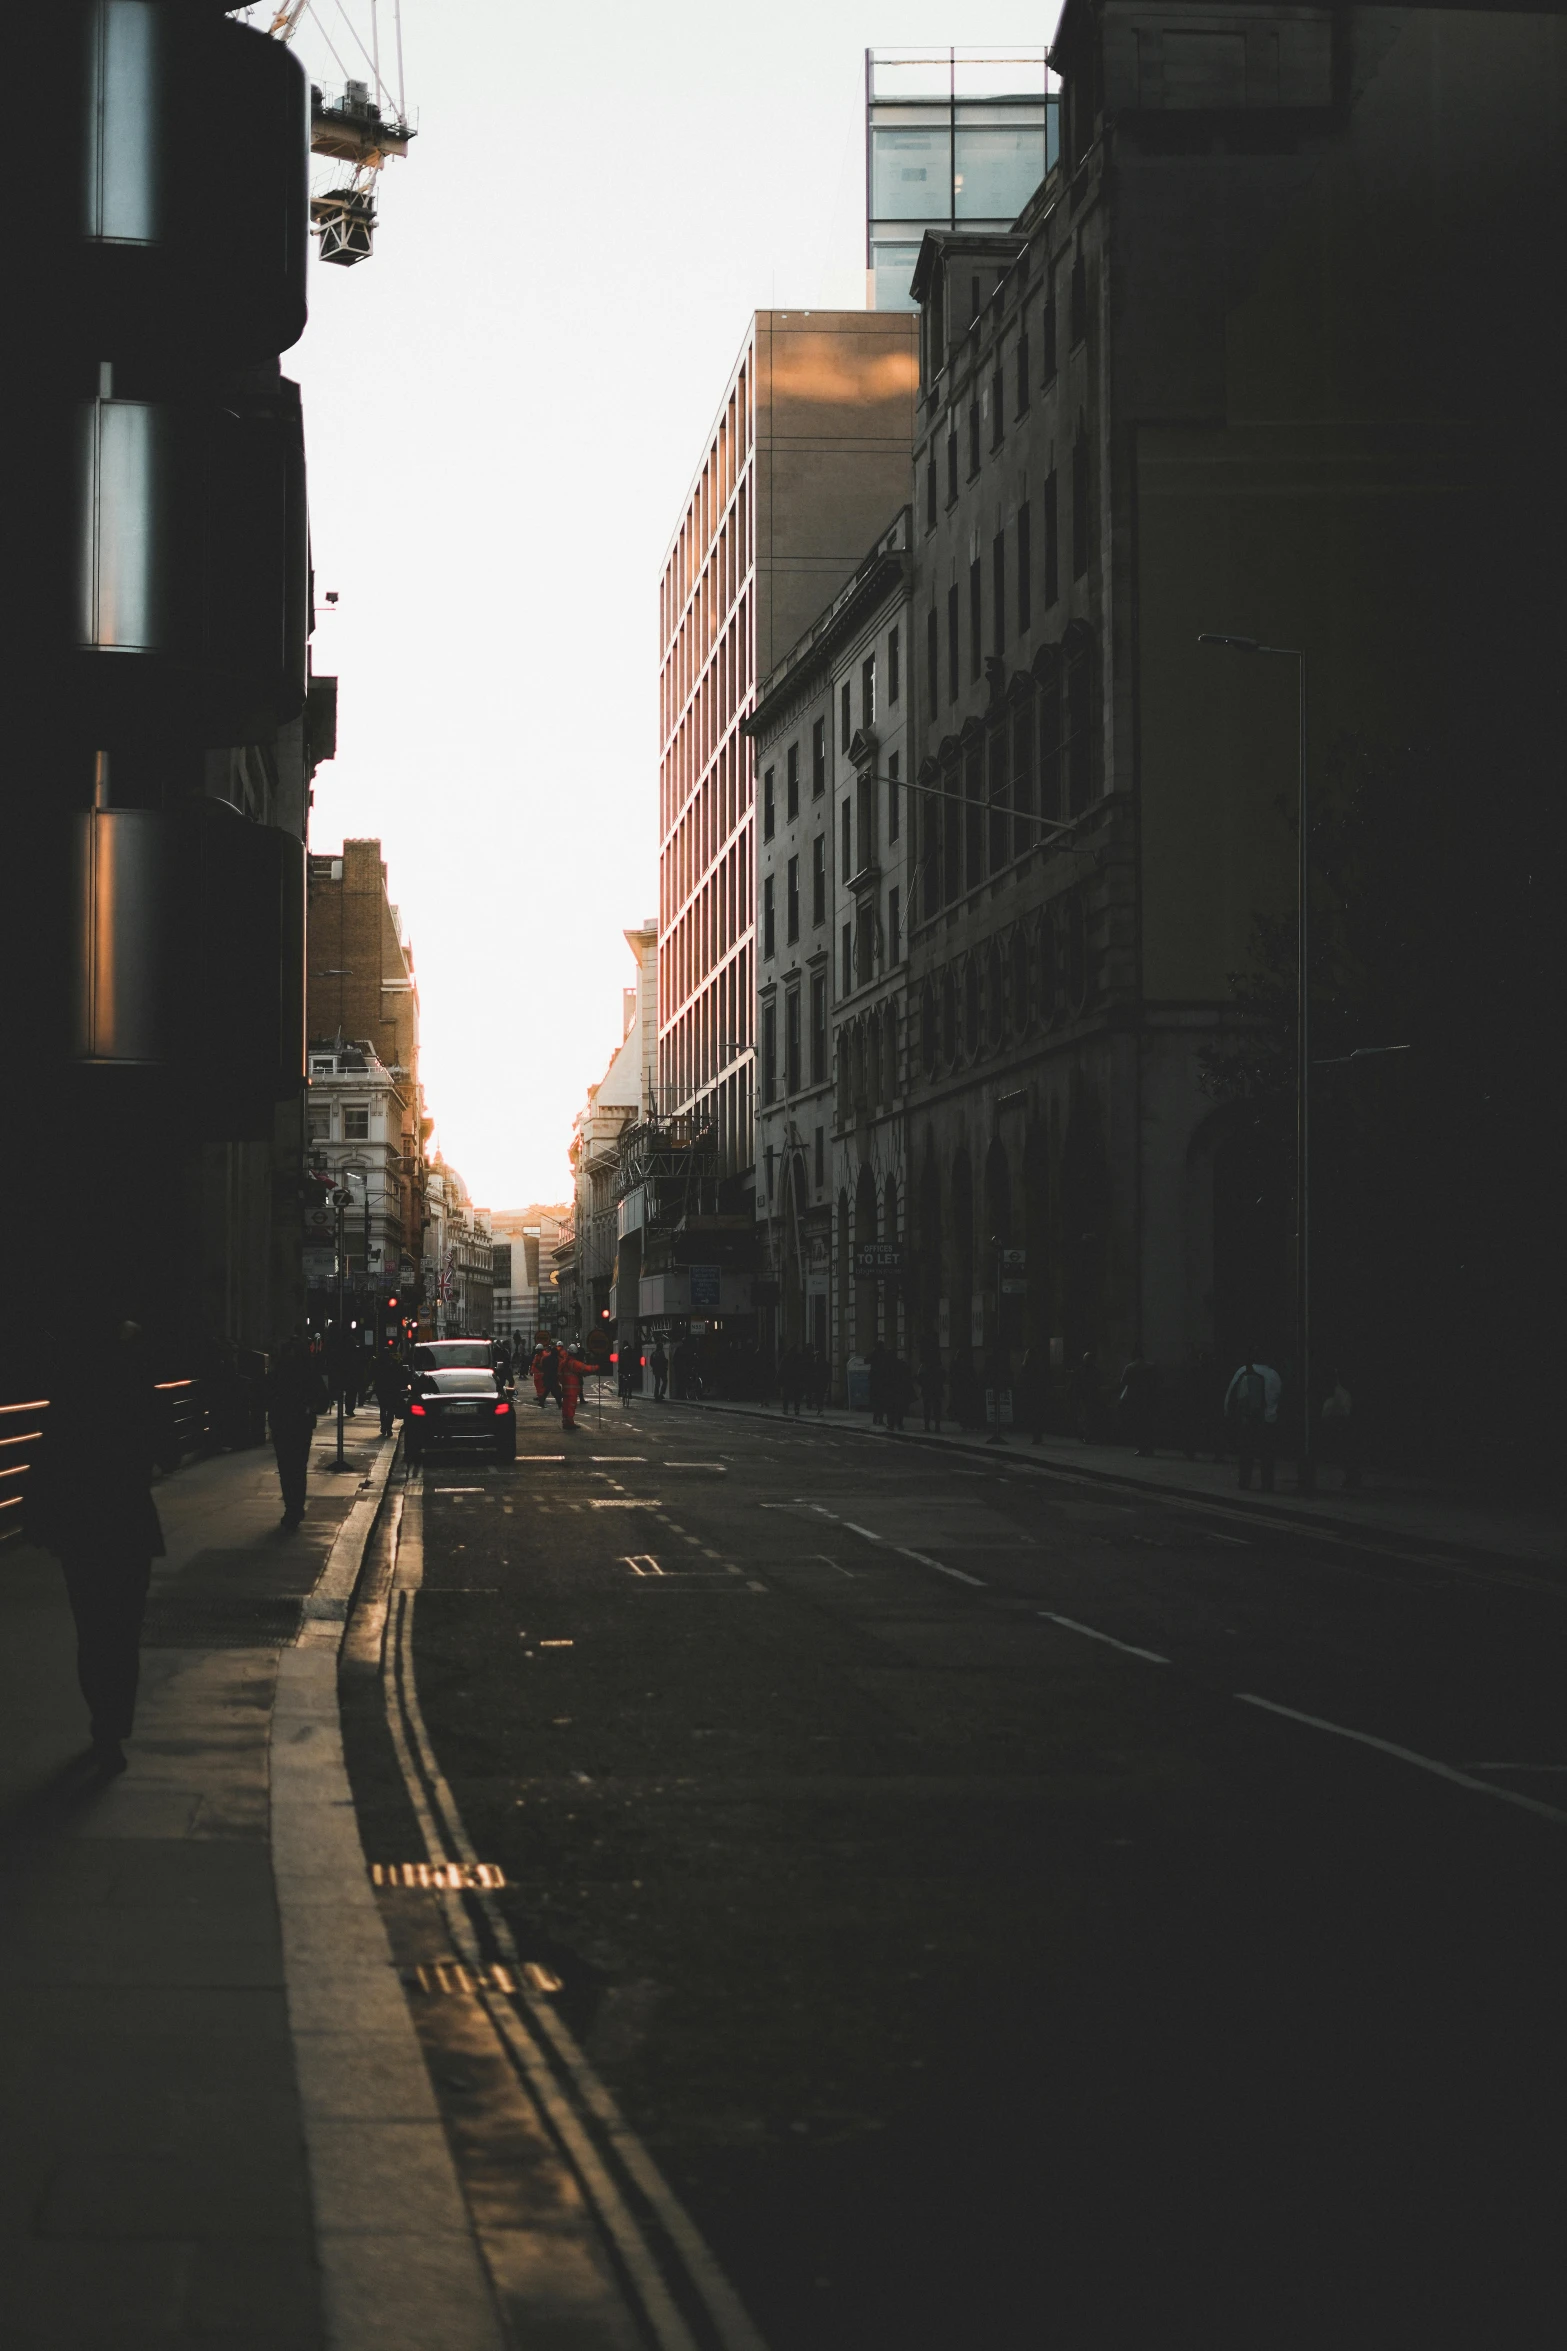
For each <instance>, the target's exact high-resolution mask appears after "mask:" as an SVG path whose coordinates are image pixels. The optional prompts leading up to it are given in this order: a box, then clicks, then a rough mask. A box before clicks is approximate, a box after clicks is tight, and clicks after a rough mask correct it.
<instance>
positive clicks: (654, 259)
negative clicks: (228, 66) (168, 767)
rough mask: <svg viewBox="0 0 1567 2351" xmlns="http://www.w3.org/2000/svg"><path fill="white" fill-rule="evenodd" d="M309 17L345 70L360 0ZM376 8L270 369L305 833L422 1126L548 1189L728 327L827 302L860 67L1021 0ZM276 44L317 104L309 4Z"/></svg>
mask: <svg viewBox="0 0 1567 2351" xmlns="http://www.w3.org/2000/svg"><path fill="white" fill-rule="evenodd" d="M314 6H315V8H316V9H317V10H318V11H319V15H320V23H321V25H324V27H325V29H326V31H327V32H329V33H330V34H331V35H332V37H333V39H334V41H335V42H336V45H337V47H338V49H339V50H340V51H341V52H342V53H343V55H344V57H345V58H347V59H350V60H357V53H356V52H355V51H354V50H353V47H352V43H351V37H350V35H349V34H348V32H347V31H346V30H345V27H344V15H343V10H344V8H346V12H347V15H348V17H349V18H350V19H351V20H352V21H353V23H354V24H355V25H357V26H358V28H359V29H360V31H361V33H362V34H363V35H364V36H365V38H366V39H367V40H368V36H369V23H370V0H342V5H341V6H340V5H339V0H314ZM402 6H403V46H404V58H405V65H406V74H407V93H408V102H409V106H410V109H411V110H416V111H417V116H418V121H419V136H418V138H417V140H416V141H415V143H414V146H413V150H412V153H411V155H410V157H409V159H408V161H407V162H406V163H398V162H394V163H391V164H389V165H388V166H387V167H386V169H385V171H384V172H383V174H382V181H383V189H382V201H381V225H380V228H379V230H378V232H377V241H376V252H375V255H374V258H373V259H372V260H370V261H368V262H366V263H364V264H362V265H361V266H360V267H358V268H356V269H351V270H347V269H334V268H326V269H323V268H321V267H320V266H319V265H317V264H314V263H313V265H312V267H313V279H312V289H311V319H310V325H309V328H308V329H307V331H306V334H305V337H304V340H303V342H302V343H300V344H299V345H298V346H297V347H296V349H295V350H293V351H292V352H290V353H288V354H287V355H286V357H285V359H284V362H283V364H284V368H285V370H286V371H287V372H288V373H289V374H291V375H294V376H296V377H297V378H298V379H299V381H300V382H301V383H302V385H303V387H304V393H305V420H306V435H307V446H308V452H309V463H310V509H311V529H312V535H313V541H314V549H315V564H316V587H317V596H318V611H319V613H320V615H321V617H320V619H319V623H318V627H317V631H316V638H315V662H316V667H317V668H318V669H319V670H322V671H329V672H330V671H335V672H336V673H337V674H338V676H339V677H340V679H341V686H340V690H339V718H338V756H337V758H336V760H335V761H334V762H333V764H332V765H331V766H329V767H325V768H323V769H322V770H321V771H320V773H319V775H318V776H317V779H316V805H315V811H314V816H313V820H312V834H311V840H312V846H313V847H314V848H316V849H317V850H324V849H332V848H336V847H337V846H338V844H339V843H340V842H341V840H342V839H343V837H344V835H345V834H379V836H380V838H381V841H382V843H383V848H384V854H385V857H386V860H387V865H388V868H389V878H390V884H391V891H392V897H393V899H394V901H395V902H396V903H397V904H398V905H400V906H401V908H402V912H403V920H404V926H405V931H406V933H407V935H409V936H410V937H411V938H412V941H413V945H414V950H415V955H416V959H417V968H418V975H419V990H420V999H421V1004H422V1008H423V1075H424V1081H425V1090H426V1093H427V1096H428V1098H429V1106H430V1109H431V1111H432V1112H433V1114H434V1117H435V1120H436V1136H437V1140H438V1141H439V1143H440V1145H441V1147H442V1149H443V1150H444V1151H445V1152H446V1154H447V1156H448V1157H449V1158H450V1159H451V1161H452V1162H453V1164H454V1165H455V1166H457V1167H458V1168H460V1169H461V1171H462V1173H463V1175H464V1176H465V1177H466V1179H467V1181H468V1183H469V1185H470V1186H471V1188H472V1191H473V1194H474V1197H475V1198H476V1199H477V1200H478V1201H480V1202H481V1203H483V1204H484V1205H487V1206H490V1207H494V1208H502V1207H510V1206H515V1205H517V1204H520V1203H522V1202H525V1201H529V1200H535V1199H545V1200H548V1199H563V1198H565V1197H566V1196H567V1188H568V1178H567V1169H566V1158H565V1152H566V1145H567V1143H568V1141H569V1139H570V1132H571V1120H572V1117H573V1115H574V1113H575V1112H576V1110H577V1109H578V1108H579V1107H580V1105H581V1102H582V1099H583V1093H584V1089H585V1088H586V1087H587V1086H588V1085H589V1084H590V1083H592V1082H593V1081H595V1080H596V1079H598V1078H599V1077H601V1076H602V1074H603V1071H604V1067H605V1064H606V1062H607V1061H608V1059H609V1056H610V1054H611V1053H612V1052H613V1050H614V1048H615V1046H616V1045H617V1044H618V1042H619V1040H620V1004H621V995H620V992H621V989H622V988H623V987H625V986H628V985H629V984H630V982H631V980H632V976H633V974H632V963H631V956H630V952H629V950H628V949H627V947H626V946H625V944H624V941H623V940H622V938H621V932H622V931H623V930H625V929H626V928H627V927H629V926H631V925H634V924H636V923H638V922H640V921H641V920H643V919H644V918H645V917H646V916H647V915H649V914H651V913H652V912H653V910H654V909H655V907H656V906H657V903H658V896H657V886H656V884H657V858H658V841H657V810H658V791H657V757H658V746H657V740H656V735H657V681H658V648H657V627H656V615H657V604H656V590H657V584H658V579H659V574H660V571H661V569H662V564H663V557H664V550H665V546H666V543H667V541H668V538H669V536H670V533H671V531H672V529H673V527H674V524H675V522H676V520H677V519H678V516H679V514H680V512H681V511H682V500H683V498H684V494H685V490H686V487H687V483H688V481H689V479H690V476H691V474H692V472H693V471H694V469H695V466H696V463H697V460H698V458H699V457H700V455H701V454H702V451H703V450H704V448H705V446H706V438H705V436H706V433H707V428H708V425H709V423H710V421H711V417H712V413H713V410H714V409H715V407H716V405H717V402H718V398H719V395H720V393H721V392H722V390H723V388H724V384H725V380H726V378H727V374H728V370H729V367H730V364H731V362H732V360H733V358H734V356H735V353H736V351H737V350H738V348H739V344H740V338H741V335H742V334H743V332H744V327H745V321H746V319H747V317H748V316H749V314H750V312H751V311H752V310H755V309H766V308H769V307H777V308H788V309H796V308H798V309H804V308H817V309H824V308H836V307H843V308H854V309H858V308H860V307H861V306H862V305H863V303H864V298H865V277H864V234H865V227H864V207H865V195H864V177H865V162H864V132H863V103H864V51H865V49H866V47H867V46H868V45H871V46H874V45H900V46H902V45H911V44H915V43H920V42H927V41H930V42H941V43H946V42H950V41H956V42H959V43H962V44H967V45H969V46H976V45H979V44H982V43H983V44H990V43H1004V42H1029V43H1038V42H1041V41H1044V40H1047V39H1048V38H1049V35H1050V32H1051V29H1052V27H1053V24H1054V19H1055V15H1056V7H1055V5H1054V0H1045V4H1044V6H1043V8H1042V9H1038V8H1034V7H1028V6H1022V5H1019V4H1018V0H987V6H986V8H985V11H984V13H983V15H982V16H978V17H976V16H975V15H974V12H973V11H972V10H971V8H970V7H968V6H966V5H963V4H962V0H901V4H900V7H899V9H898V10H897V11H895V12H894V13H893V14H892V15H891V16H889V14H888V12H887V10H886V7H885V5H884V4H883V5H879V6H877V7H876V8H875V9H872V8H870V7H867V6H865V5H864V4H863V0H794V4H793V5H792V6H790V7H789V8H787V9H783V8H779V7H776V6H773V5H768V6H765V7H764V6H759V5H756V4H755V0H752V5H750V6H749V7H747V6H745V5H743V4H742V5H740V6H736V5H735V0H724V4H723V5H716V4H714V0H677V4H676V6H675V7H674V8H673V9H671V10H664V11H654V10H650V9H649V8H648V7H647V6H646V4H645V0H638V4H637V5H635V6H632V5H630V4H629V0H600V4H599V5H598V6H596V7H594V8H592V9H591V10H589V11H587V12H586V13H585V14H583V15H580V16H579V15H578V14H577V12H576V10H575V9H569V8H560V7H550V8H543V7H538V6H525V5H520V4H519V0H402ZM255 14H256V16H257V17H258V18H259V19H260V20H261V21H263V22H265V21H266V19H267V18H268V16H269V15H270V9H269V8H258V9H257V10H256V11H255ZM380 18H381V33H382V71H383V74H384V75H385V76H386V78H387V80H388V81H389V82H391V81H393V78H394V76H393V68H392V55H393V52H392V37H391V28H392V0H380ZM296 47H297V50H298V53H299V55H300V57H301V59H302V61H303V63H304V64H305V66H306V69H307V70H308V71H309V72H310V74H311V77H312V79H314V80H317V81H320V82H321V83H322V84H323V86H324V87H327V88H331V86H332V85H333V84H336V85H338V86H339V87H340V86H341V81H342V75H341V73H340V72H339V70H338V69H337V68H336V67H335V66H334V65H333V63H332V60H331V57H330V55H329V54H328V52H327V50H326V48H325V46H324V43H323V41H322V37H321V31H320V29H319V28H318V26H317V25H316V24H315V23H314V22H313V21H312V16H311V15H310V14H307V15H306V16H305V17H304V19H303V21H302V23H301V27H300V31H299V35H298V39H297V43H296ZM356 70H358V71H361V72H362V68H357V64H356ZM364 78H366V79H368V76H364ZM329 588H335V589H336V590H337V591H338V594H339V596H340V599H341V601H340V604H339V605H338V608H337V610H336V612H335V613H332V614H330V615H329V614H328V610H327V607H326V605H325V602H324V595H325V591H326V590H327V589H329Z"/></svg>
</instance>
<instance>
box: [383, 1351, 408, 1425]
mask: <svg viewBox="0 0 1567 2351" xmlns="http://www.w3.org/2000/svg"><path fill="white" fill-rule="evenodd" d="M407 1393H408V1373H407V1371H406V1370H405V1368H404V1366H403V1365H402V1364H401V1363H400V1362H399V1361H398V1358H397V1356H396V1355H395V1354H394V1353H393V1351H392V1349H391V1348H390V1347H386V1348H383V1350H382V1351H381V1353H380V1354H379V1355H378V1356H377V1357H376V1363H375V1400H376V1403H377V1404H378V1405H379V1406H380V1408H381V1434H382V1436H383V1437H389V1436H390V1435H391V1433H392V1423H393V1421H394V1420H397V1419H400V1418H401V1416H402V1410H403V1400H404V1398H405V1397H406V1395H407Z"/></svg>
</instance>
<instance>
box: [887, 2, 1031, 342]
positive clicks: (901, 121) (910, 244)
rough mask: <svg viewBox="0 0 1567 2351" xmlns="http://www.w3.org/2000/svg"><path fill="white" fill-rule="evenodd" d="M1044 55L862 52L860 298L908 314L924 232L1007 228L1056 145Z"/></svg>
mask: <svg viewBox="0 0 1567 2351" xmlns="http://www.w3.org/2000/svg"><path fill="white" fill-rule="evenodd" d="M1059 108H1060V98H1059V95H1058V94H1057V91H1056V88H1055V85H1054V80H1053V77H1052V76H1051V75H1050V74H1049V73H1048V72H1047V69H1046V64H1045V51H1044V49H1043V48H1030V47H1029V46H1028V44H1027V43H1026V42H1025V43H1019V44H1017V45H1016V46H1014V47H1011V48H1009V49H1007V50H1004V51H1003V50H996V49H941V48H931V49H867V50H866V52H865V190H866V221H865V300H866V306H867V308H869V309H871V310H912V309H913V308H914V295H913V291H912V281H913V277H914V264H915V263H916V261H917V260H918V259H919V251H920V240H921V239H922V237H923V236H924V234H925V231H926V230H927V229H964V230H967V231H969V232H970V233H971V234H983V233H984V232H985V231H986V230H999V229H1009V228H1010V227H1011V226H1012V223H1013V222H1014V220H1016V218H1017V216H1018V214H1019V213H1020V212H1021V211H1022V209H1023V207H1024V205H1025V204H1026V203H1027V202H1028V200H1029V198H1030V196H1032V194H1033V193H1034V190H1035V189H1036V188H1037V187H1038V185H1039V183H1040V181H1041V180H1042V179H1043V178H1044V176H1045V174H1046V172H1047V171H1049V170H1050V169H1051V167H1052V166H1053V165H1054V163H1055V161H1056V158H1057V155H1058V153H1059V149H1060V119H1059Z"/></svg>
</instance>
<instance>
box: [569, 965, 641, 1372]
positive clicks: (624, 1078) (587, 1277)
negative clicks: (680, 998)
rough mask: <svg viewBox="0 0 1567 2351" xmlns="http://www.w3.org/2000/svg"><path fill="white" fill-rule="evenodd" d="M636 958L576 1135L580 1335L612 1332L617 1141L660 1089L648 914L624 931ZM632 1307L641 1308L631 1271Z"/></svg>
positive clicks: (572, 1269)
mask: <svg viewBox="0 0 1567 2351" xmlns="http://www.w3.org/2000/svg"><path fill="white" fill-rule="evenodd" d="M625 939H626V944H627V946H628V947H629V948H630V949H631V952H632V954H633V955H634V956H635V957H636V963H637V980H636V986H635V987H633V988H627V989H625V990H624V991H623V993H622V998H621V1004H622V1017H623V1019H624V1022H625V1032H624V1034H623V1036H622V1038H621V1041H620V1043H619V1045H618V1046H617V1047H616V1049H615V1052H614V1053H613V1055H612V1056H611V1058H610V1062H609V1066H608V1068H607V1069H606V1070H605V1072H604V1075H603V1076H602V1078H600V1080H599V1081H598V1084H597V1085H595V1086H590V1087H589V1088H588V1098H587V1101H586V1102H585V1103H584V1105H583V1107H582V1109H581V1110H579V1111H578V1113H577V1117H576V1121H575V1124H574V1126H573V1129H572V1138H571V1150H570V1159H571V1168H572V1176H573V1181H574V1188H575V1197H574V1201H573V1208H572V1237H573V1251H572V1256H571V1258H570V1261H569V1266H568V1268H567V1271H568V1273H569V1278H570V1283H571V1285H572V1286H571V1293H570V1294H571V1303H572V1308H573V1310H574V1312H575V1315H576V1318H577V1325H578V1335H579V1336H581V1337H582V1338H584V1339H585V1338H588V1337H590V1336H604V1337H611V1336H613V1332H614V1325H615V1322H616V1318H617V1310H618V1306H619V1296H618V1288H617V1281H616V1266H617V1260H616V1249H617V1214H616V1212H617V1208H618V1204H619V1199H620V1186H619V1182H618V1177H619V1173H620V1156H621V1154H620V1141H621V1136H622V1135H623V1134H624V1132H625V1130H626V1129H627V1128H628V1127H630V1126H632V1125H634V1124H635V1123H636V1121H637V1120H638V1119H640V1118H642V1117H645V1116H646V1114H647V1112H648V1110H649V1109H650V1107H651V1105H652V1101H653V1098H654V1091H655V1083H656V1079H655V1069H656V1062H655V1054H656V1051H657V1038H658V926H657V924H656V923H655V922H654V921H652V920H651V919H650V920H649V921H647V922H646V923H644V924H643V925H642V927H641V929H640V930H634V931H627V932H626V934H625ZM629 1295H630V1309H629V1310H630V1313H631V1315H632V1316H633V1317H634V1316H635V1313H636V1303H635V1300H636V1288H635V1277H634V1275H633V1277H632V1281H631V1288H630V1293H629Z"/></svg>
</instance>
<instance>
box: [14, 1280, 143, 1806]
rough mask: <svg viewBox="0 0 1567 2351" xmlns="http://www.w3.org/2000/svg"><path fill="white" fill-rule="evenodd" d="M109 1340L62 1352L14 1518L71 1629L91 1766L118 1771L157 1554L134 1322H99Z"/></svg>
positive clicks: (108, 1773) (132, 1716) (132, 1714)
mask: <svg viewBox="0 0 1567 2351" xmlns="http://www.w3.org/2000/svg"><path fill="white" fill-rule="evenodd" d="M110 1327H111V1330H112V1332H113V1337H112V1339H111V1342H110V1345H109V1347H108V1349H107V1351H106V1352H105V1354H104V1355H103V1356H102V1358H101V1359H98V1356H97V1349H96V1347H92V1348H85V1349H83V1348H77V1349H73V1350H72V1354H71V1358H70V1359H69V1360H68V1359H66V1358H65V1357H64V1356H63V1355H62V1359H61V1362H60V1364H59V1366H58V1371H57V1374H56V1376H55V1377H53V1378H51V1380H50V1382H49V1410H48V1413H47V1415H46V1416H45V1420H44V1429H43V1438H42V1442H41V1444H40V1446H39V1451H38V1457H37V1460H36V1461H35V1462H34V1464H33V1469H32V1475H31V1476H30V1477H29V1479H28V1481H27V1500H26V1505H25V1517H26V1522H27V1532H28V1534H29V1536H30V1538H31V1539H32V1541H34V1542H35V1543H38V1544H40V1545H42V1547H43V1548H44V1549H45V1550H46V1551H52V1552H53V1554H54V1556H55V1557H56V1558H57V1559H58V1560H59V1562H60V1566H61V1568H62V1570H63V1572H64V1575H65V1589H66V1593H67V1596H68V1597H69V1600H70V1603H71V1614H72V1616H73V1618H74V1619H75V1622H76V1678H77V1681H78V1683H79V1684H80V1686H81V1693H82V1696H83V1698H84V1699H85V1700H86V1702H87V1713H88V1719H89V1723H90V1726H91V1739H92V1761H93V1765H94V1767H95V1769H96V1770H97V1771H98V1772H99V1773H100V1774H101V1775H102V1776H103V1777H104V1778H110V1777H112V1776H113V1775H114V1774H115V1773H117V1772H122V1771H123V1770H124V1769H125V1746H124V1742H125V1741H126V1740H127V1739H128V1738H129V1737H130V1735H131V1732H132V1730H133V1728H134V1726H135V1720H136V1686H137V1681H138V1679H139V1668H140V1650H141V1627H142V1617H143V1615H144V1613H145V1611H146V1606H147V1587H148V1585H149V1583H150V1581H151V1578H152V1563H153V1561H154V1560H155V1559H161V1558H162V1557H163V1555H164V1543H163V1529H162V1527H161V1526H160V1525H159V1523H158V1513H157V1509H156V1507H155V1505H154V1503H153V1499H152V1494H151V1491H150V1489H151V1484H152V1471H153V1462H154V1457H155V1452H156V1397H155V1393H154V1390H153V1384H152V1373H151V1371H150V1370H149V1368H148V1365H147V1359H146V1349H145V1346H144V1343H143V1340H142V1334H141V1331H140V1329H139V1327H138V1326H137V1325H136V1324H135V1323H133V1322H119V1323H117V1324H113V1325H111V1326H110Z"/></svg>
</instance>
